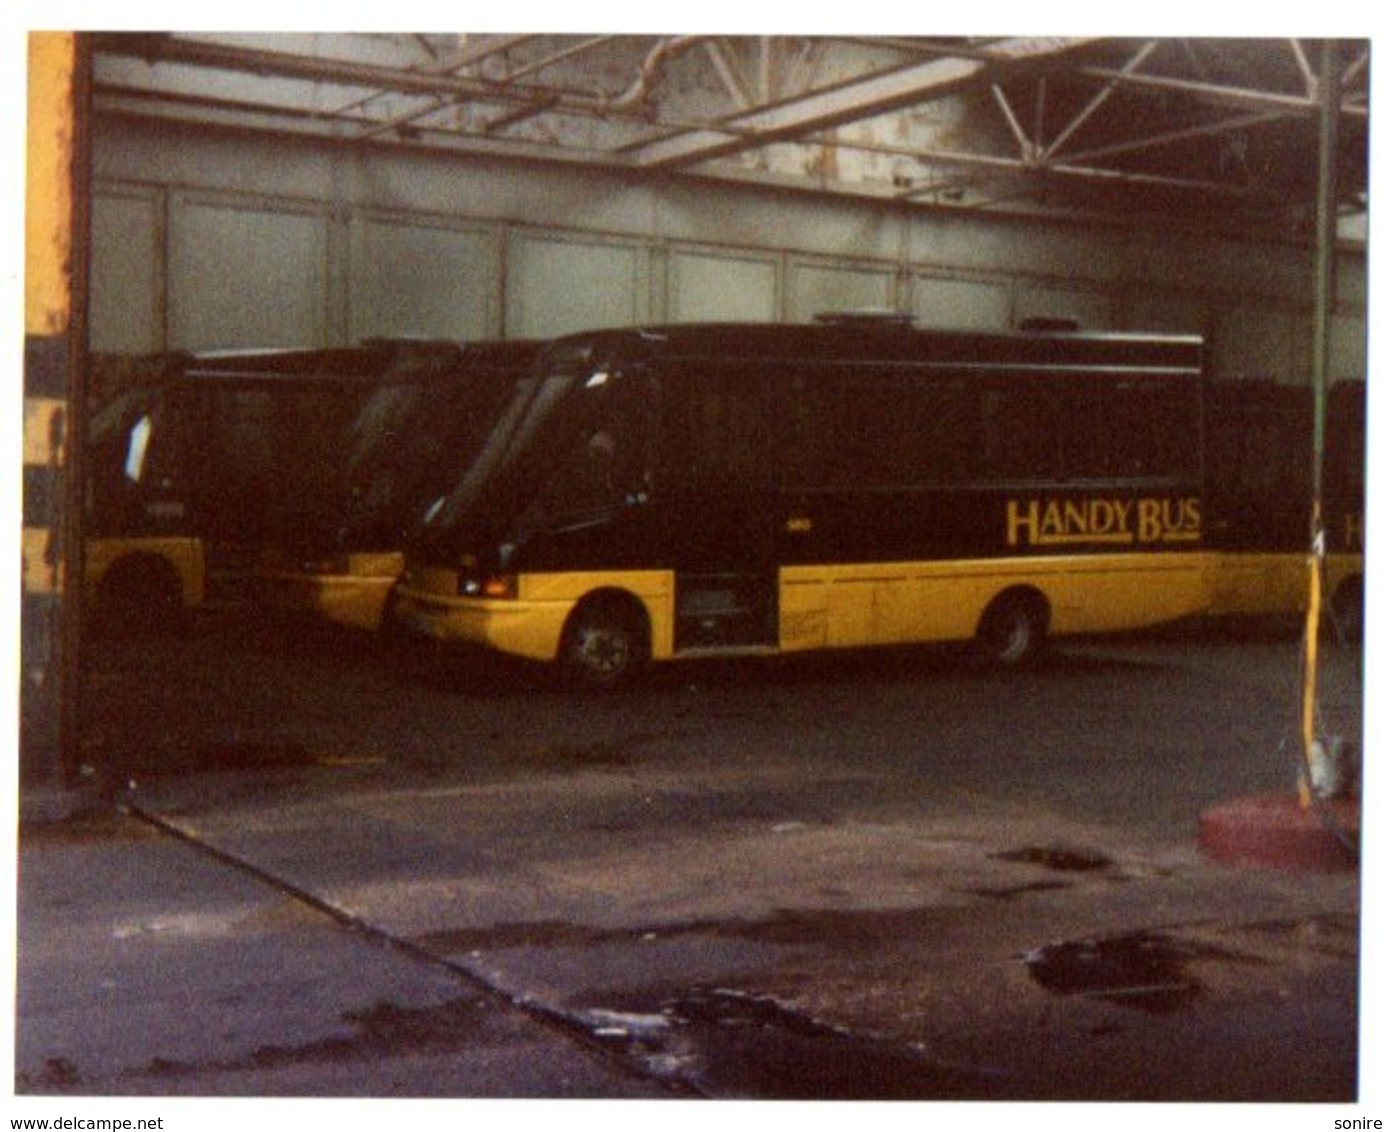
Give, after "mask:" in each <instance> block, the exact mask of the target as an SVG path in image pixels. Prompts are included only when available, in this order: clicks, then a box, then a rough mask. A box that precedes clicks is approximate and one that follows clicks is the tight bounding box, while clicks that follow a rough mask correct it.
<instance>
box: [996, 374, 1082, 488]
mask: <svg viewBox="0 0 1392 1132" xmlns="http://www.w3.org/2000/svg"><path fill="white" fill-rule="evenodd" d="M1059 416H1060V408H1059V399H1058V396H1057V393H1056V392H1055V391H1053V390H1049V389H1045V388H1038V389H1036V388H1027V387H1024V386H1016V387H1014V388H991V389H987V390H986V391H985V392H984V393H983V396H982V422H983V429H984V433H985V436H984V443H983V445H982V450H983V454H984V456H983V464H984V466H985V470H984V478H986V479H987V480H997V481H1002V482H1006V481H1026V482H1028V481H1050V480H1056V479H1058V478H1059V474H1060V469H1061V467H1062V464H1061V462H1060V459H1059V456H1060V452H1059V448H1060V443H1059V442H1060V439H1061V422H1060V420H1059Z"/></svg>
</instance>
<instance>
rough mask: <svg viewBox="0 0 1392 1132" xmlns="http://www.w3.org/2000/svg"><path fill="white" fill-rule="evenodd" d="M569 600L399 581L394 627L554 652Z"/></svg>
mask: <svg viewBox="0 0 1392 1132" xmlns="http://www.w3.org/2000/svg"><path fill="white" fill-rule="evenodd" d="M570 608H571V604H570V603H567V602H562V601H498V600H494V599H488V598H468V597H446V596H442V595H440V594H433V593H427V592H424V591H422V590H418V589H413V588H411V587H409V586H401V587H400V588H398V590H397V594H396V601H395V604H394V607H393V617H394V619H395V622H396V624H397V626H398V627H399V628H402V629H404V630H405V631H406V632H408V633H413V634H417V635H419V636H423V637H427V638H429V639H431V640H434V641H439V642H440V643H442V644H457V645H476V646H481V647H483V648H488V649H494V650H496V651H498V652H503V653H508V654H510V655H512V656H520V657H525V658H528V659H530V660H542V661H549V660H554V659H555V657H556V648H557V644H558V642H559V641H560V639H561V633H562V632H563V630H564V628H565V619H566V616H567V615H568V614H569V612H570Z"/></svg>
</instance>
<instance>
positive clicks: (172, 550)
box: [82, 342, 455, 629]
mask: <svg viewBox="0 0 1392 1132" xmlns="http://www.w3.org/2000/svg"><path fill="white" fill-rule="evenodd" d="M454 349H455V348H454V347H453V346H450V345H448V344H428V343H419V344H416V343H412V344H397V343H388V342H377V343H373V344H364V345H362V346H350V347H340V348H332V349H267V350H249V351H208V352H202V353H181V352H170V353H164V354H153V355H140V356H129V355H100V356H97V357H95V358H94V359H93V364H92V369H91V375H90V379H89V393H88V403H89V405H91V406H92V409H91V412H90V414H89V416H88V418H87V421H86V425H85V430H84V439H85V444H84V461H83V469H84V476H83V479H84V532H83V533H84V538H83V546H82V560H83V562H82V577H83V597H84V607H85V608H86V609H87V610H88V612H89V613H91V614H92V616H93V618H94V619H95V620H96V621H98V622H101V623H103V624H106V625H119V626H120V627H122V628H125V629H136V628H141V627H155V626H159V625H163V624H169V623H171V622H173V621H176V620H177V619H178V616H179V615H181V614H183V613H185V612H187V611H188V610H191V609H194V608H197V607H199V606H201V605H204V604H205V603H206V602H208V601H209V600H219V601H225V600H236V599H238V598H239V597H240V596H243V591H244V590H245V588H246V585H247V584H248V583H247V580H248V579H249V578H250V577H251V574H252V572H253V569H254V567H255V565H256V561H257V556H258V555H259V554H262V553H264V552H265V549H266V548H268V547H280V546H291V545H296V544H299V543H301V542H304V541H306V540H313V539H316V538H318V537H321V536H322V535H323V532H325V531H327V530H336V529H337V526H338V520H337V512H338V510H339V508H340V506H341V504H340V501H341V499H342V498H343V494H344V489H343V479H344V474H345V472H344V460H343V446H344V437H345V436H346V434H347V429H348V427H349V425H350V424H351V422H352V420H353V418H354V416H355V414H356V413H357V412H358V410H359V408H360V406H361V404H362V402H363V399H364V398H365V397H366V396H368V395H369V394H370V393H371V392H372V390H374V389H375V388H376V387H377V386H378V384H379V383H380V382H381V381H382V380H383V377H384V375H386V374H389V373H390V372H392V371H393V369H394V368H400V367H402V366H406V365H409V366H411V367H416V368H419V367H420V366H421V365H423V364H425V363H426V361H427V360H428V359H431V358H434V359H437V361H436V362H435V363H433V364H442V363H441V362H440V361H439V359H442V358H448V357H452V356H453V355H452V354H451V353H450V351H452V350H454Z"/></svg>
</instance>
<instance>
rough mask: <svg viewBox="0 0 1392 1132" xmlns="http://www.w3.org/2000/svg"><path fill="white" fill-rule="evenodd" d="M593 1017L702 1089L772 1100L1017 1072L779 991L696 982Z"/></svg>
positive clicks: (860, 1094) (627, 1045) (665, 1071)
mask: <svg viewBox="0 0 1392 1132" xmlns="http://www.w3.org/2000/svg"><path fill="white" fill-rule="evenodd" d="M583 1021H584V1022H585V1024H587V1025H588V1026H589V1028H590V1030H591V1033H592V1034H593V1035H594V1036H595V1037H596V1038H598V1039H600V1040H603V1041H605V1042H607V1043H610V1044H611V1045H613V1046H615V1047H618V1048H620V1049H621V1051H622V1052H623V1053H624V1054H625V1055H626V1056H628V1057H630V1058H632V1059H634V1060H636V1061H637V1062H639V1063H640V1064H641V1065H642V1066H643V1068H644V1070H645V1071H646V1072H648V1073H651V1074H653V1075H654V1076H661V1077H665V1078H667V1079H679V1080H681V1081H683V1082H684V1083H686V1084H688V1085H689V1086H690V1087H692V1088H694V1089H696V1090H697V1091H699V1092H700V1093H702V1094H704V1095H706V1096H710V1097H715V1098H720V1099H738V1098H751V1099H752V1098H757V1099H762V1100H966V1099H988V1098H991V1097H997V1096H1004V1095H1006V1093H1007V1092H1008V1089H1007V1086H1008V1085H1009V1082H1008V1080H1005V1079H1003V1078H1002V1076H1001V1075H999V1074H992V1073H989V1072H986V1071H984V1070H979V1069H975V1068H972V1067H964V1066H957V1065H949V1064H945V1063H940V1062H935V1061H934V1060H933V1059H932V1058H930V1057H928V1056H926V1055H924V1054H923V1053H921V1052H920V1051H918V1050H916V1049H913V1048H906V1047H904V1046H901V1045H898V1044H896V1043H892V1042H889V1041H885V1040H883V1039H880V1038H876V1037H873V1036H865V1035H857V1034H854V1033H852V1032H850V1031H848V1030H845V1029H842V1028H840V1027H836V1026H831V1025H828V1024H826V1023H823V1022H820V1021H818V1020H816V1019H814V1018H811V1017H808V1016H807V1015H805V1014H802V1013H799V1012H798V1011H797V1010H795V1009H793V1008H792V1007H790V1006H788V1005H787V1004H785V1003H782V1002H779V1001H777V1000H775V999H773V998H769V997H764V996H758V995H751V994H746V993H743V992H740V991H736V990H729V989H720V988H715V989H696V990H693V991H691V992H689V993H687V994H683V995H681V996H679V997H675V998H670V999H667V1000H664V1001H663V1002H661V1003H660V1004H659V1005H658V1006H657V1007H656V1008H644V1007H643V1006H642V1005H634V1006H631V1007H630V1008H629V1009H620V1010H599V1009H596V1010H590V1011H586V1012H585V1013H584V1014H583Z"/></svg>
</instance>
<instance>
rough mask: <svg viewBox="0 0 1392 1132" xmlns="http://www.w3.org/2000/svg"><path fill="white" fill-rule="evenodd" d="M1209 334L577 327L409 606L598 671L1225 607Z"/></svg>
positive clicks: (489, 457)
mask: <svg viewBox="0 0 1392 1132" xmlns="http://www.w3.org/2000/svg"><path fill="white" fill-rule="evenodd" d="M1204 357H1205V350H1204V343H1203V341H1202V340H1201V339H1200V338H1198V337H1193V336H1154V335H1140V334H1103V335H1093V334H1083V333H1076V332H1025V331H1022V332H1018V333H1006V334H982V333H965V332H950V333H944V332H933V331H927V330H919V329H916V328H914V327H913V326H912V325H911V324H910V323H909V322H908V321H907V320H905V319H901V318H896V317H889V318H868V317H856V316H845V317H828V318H826V319H823V320H819V321H818V322H817V323H813V324H809V325H798V326H789V325H675V326H667V327H661V328H649V329H626V330H611V331H601V332H595V333H590V334H581V335H577V336H572V337H568V338H565V339H561V340H558V341H557V342H555V343H553V344H552V345H551V346H550V348H549V349H548V350H547V351H546V352H545V353H544V354H543V355H542V357H541V358H540V359H539V362H538V365H537V367H536V368H535V369H534V371H533V372H532V373H531V374H529V375H528V376H527V377H526V378H525V379H523V380H521V381H519V382H518V383H517V386H516V390H515V394H514V397H513V399H512V402H511V404H510V405H509V406H508V407H507V408H506V409H505V410H504V412H503V413H502V414H501V415H500V417H499V420H498V423H497V425H496V427H495V428H494V430H493V432H492V434H491V435H490V437H489V438H488V440H487V441H486V442H485V443H484V445H483V446H482V448H481V449H480V450H479V452H478V454H477V455H476V457H475V458H474V459H473V460H472V461H471V462H470V463H469V464H468V466H467V467H465V468H463V469H461V474H460V477H459V479H458V482H457V483H456V484H455V486H454V488H453V489H452V490H451V491H450V492H448V493H446V494H444V495H442V496H441V497H440V498H438V499H437V500H435V501H434V502H433V503H432V504H431V506H430V507H429V509H428V510H427V512H426V513H425V516H424V521H423V523H422V525H421V527H420V529H419V532H418V534H417V536H416V537H415V539H414V540H413V542H412V544H411V546H410V548H409V550H408V554H407V564H406V570H405V572H404V574H403V577H402V583H401V585H400V586H399V587H398V591H397V598H396V609H397V613H398V616H399V617H400V618H401V620H402V622H403V624H404V626H405V627H407V628H408V629H412V630H414V631H417V632H420V633H424V634H427V635H429V636H433V637H435V638H437V639H440V640H445V641H455V642H461V643H473V644H477V645H483V646H486V647H488V648H492V649H496V650H500V651H502V652H506V653H510V654H515V655H518V656H522V657H530V658H535V659H538V660H544V661H559V662H561V663H562V664H563V665H565V666H567V667H568V668H569V669H570V670H572V672H573V673H574V674H575V675H576V676H577V677H578V678H579V680H580V681H581V682H584V683H588V684H591V685H596V686H608V685H612V684H615V683H618V682H621V681H622V680H624V679H625V678H626V677H628V676H629V675H631V674H632V673H633V672H634V671H635V670H636V669H637V668H639V667H640V666H641V665H642V664H643V663H644V662H646V661H649V660H655V661H663V660H669V659H674V658H685V657H698V656H712V655H731V654H750V653H753V654H772V653H791V652H796V651H802V650H812V649H836V648H852V647H861V646H871V645H888V644H906V643H911V642H929V641H954V640H957V641H974V642H975V645H976V648H977V649H978V650H979V651H980V652H981V653H982V654H983V655H984V656H986V657H988V658H990V659H992V660H994V661H995V662H998V663H1002V664H1019V663H1023V662H1025V661H1027V660H1029V659H1031V658H1032V657H1034V656H1035V655H1037V654H1038V653H1039V652H1040V649H1041V646H1042V645H1043V644H1044V642H1045V638H1046V635H1047V634H1051V633H1052V634H1074V633H1098V632H1109V631H1116V630H1124V629H1133V628H1138V627H1142V626H1148V625H1154V624H1158V623H1162V622H1166V621H1170V620H1173V619H1177V618H1181V617H1184V616H1187V615H1190V614H1195V613H1199V612H1201V611H1202V610H1203V609H1204V607H1205V605H1206V603H1207V593H1208V579H1207V575H1208V558H1209V555H1208V552H1207V547H1206V541H1205V530H1204V511H1203V493H1204V463H1203V460H1204V425H1203V421H1204V408H1205V385H1206V382H1205V377H1204Z"/></svg>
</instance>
